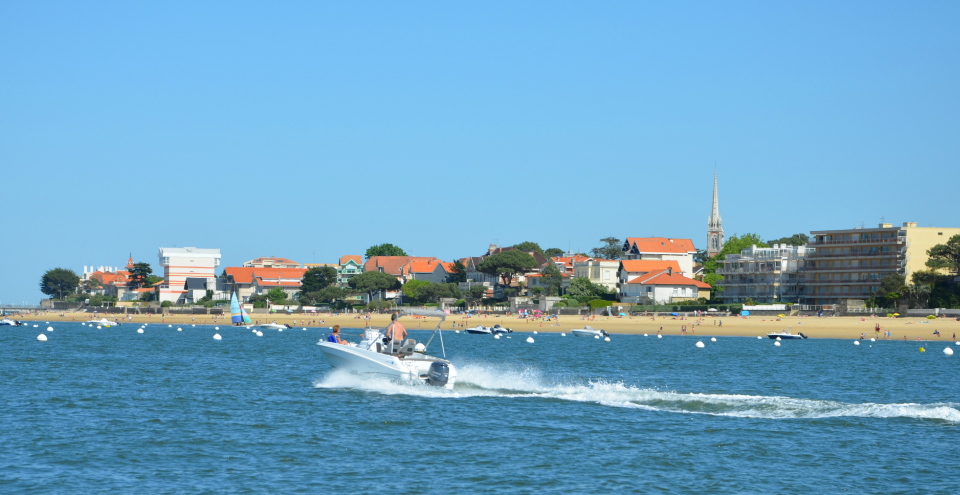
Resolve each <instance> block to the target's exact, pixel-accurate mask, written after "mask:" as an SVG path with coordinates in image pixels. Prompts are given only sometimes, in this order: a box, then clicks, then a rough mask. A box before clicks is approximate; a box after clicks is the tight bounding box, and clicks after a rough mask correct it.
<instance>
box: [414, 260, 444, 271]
mask: <svg viewBox="0 0 960 495" xmlns="http://www.w3.org/2000/svg"><path fill="white" fill-rule="evenodd" d="M442 263H443V262H442V261H439V260H436V259H433V260H427V261H411V262H410V273H433V272H434V270H436V269H437V267H438V266H439V267H441V268H442V267H443V265H442Z"/></svg>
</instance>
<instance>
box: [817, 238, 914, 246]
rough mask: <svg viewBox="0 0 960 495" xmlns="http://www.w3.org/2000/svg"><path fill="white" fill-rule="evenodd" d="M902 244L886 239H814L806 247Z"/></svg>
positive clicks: (896, 239) (897, 240) (898, 240)
mask: <svg viewBox="0 0 960 495" xmlns="http://www.w3.org/2000/svg"><path fill="white" fill-rule="evenodd" d="M899 242H903V241H901V240H900V239H899V238H896V237H893V238H887V239H860V240H859V241H853V240H850V241H837V240H833V241H817V240H816V239H810V241H809V242H807V245H808V246H825V245H834V244H895V243H899Z"/></svg>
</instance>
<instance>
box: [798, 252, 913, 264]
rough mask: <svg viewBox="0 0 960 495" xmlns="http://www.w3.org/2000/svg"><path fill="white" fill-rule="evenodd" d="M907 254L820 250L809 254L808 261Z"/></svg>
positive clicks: (901, 253)
mask: <svg viewBox="0 0 960 495" xmlns="http://www.w3.org/2000/svg"><path fill="white" fill-rule="evenodd" d="M905 254H906V253H904V252H900V251H897V252H892V251H891V252H889V253H840V254H821V253H819V252H818V253H817V254H815V255H810V256H807V261H808V262H809V260H811V259H814V258H841V257H843V258H881V257H887V258H894V257H899V256H903V255H905Z"/></svg>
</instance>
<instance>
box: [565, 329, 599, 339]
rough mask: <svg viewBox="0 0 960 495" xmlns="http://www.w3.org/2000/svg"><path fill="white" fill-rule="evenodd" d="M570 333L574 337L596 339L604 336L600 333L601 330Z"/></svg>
mask: <svg viewBox="0 0 960 495" xmlns="http://www.w3.org/2000/svg"><path fill="white" fill-rule="evenodd" d="M570 333H572V334H574V335H575V336H577V337H594V336H596V337H601V336H603V334H602V333H600V330H584V329H574V330H570Z"/></svg>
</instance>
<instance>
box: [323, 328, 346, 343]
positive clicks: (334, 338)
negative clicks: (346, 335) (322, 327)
mask: <svg viewBox="0 0 960 495" xmlns="http://www.w3.org/2000/svg"><path fill="white" fill-rule="evenodd" d="M327 342H331V343H334V344H343V345H350V343H349V342H347V341H346V340H344V339H341V338H340V325H334V326H333V333H331V334H330V336H329V337H327Z"/></svg>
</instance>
